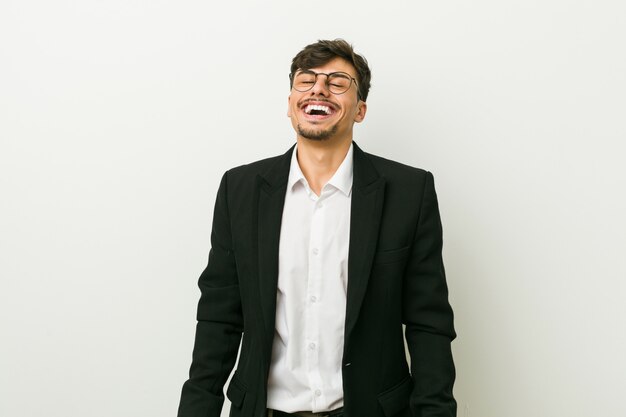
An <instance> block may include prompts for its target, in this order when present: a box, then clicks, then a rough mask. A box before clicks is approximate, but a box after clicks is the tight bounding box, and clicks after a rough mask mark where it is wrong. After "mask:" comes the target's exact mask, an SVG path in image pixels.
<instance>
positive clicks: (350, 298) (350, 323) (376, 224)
mask: <svg viewBox="0 0 626 417" xmlns="http://www.w3.org/2000/svg"><path fill="white" fill-rule="evenodd" d="M353 144H354V168H353V184H352V202H351V214H350V246H349V251H348V295H347V305H346V325H345V334H344V348H345V346H346V345H348V343H349V340H350V334H351V332H352V329H353V328H354V325H355V324H356V321H357V318H358V316H359V311H360V310H361V304H362V302H363V297H364V296H365V290H366V289H367V283H368V280H369V276H370V271H371V269H372V261H373V259H374V253H375V251H376V242H377V241H378V230H379V228H380V218H381V215H382V209H383V201H384V195H385V179H384V178H383V177H381V176H379V175H378V172H377V171H376V169H375V168H374V166H373V165H372V163H371V162H370V160H369V159H368V158H367V156H366V155H365V153H364V152H363V151H362V150H361V148H359V147H358V146H357V144H356V142H353Z"/></svg>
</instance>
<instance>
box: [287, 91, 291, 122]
mask: <svg viewBox="0 0 626 417" xmlns="http://www.w3.org/2000/svg"><path fill="white" fill-rule="evenodd" d="M287 117H291V94H289V95H288V96H287Z"/></svg>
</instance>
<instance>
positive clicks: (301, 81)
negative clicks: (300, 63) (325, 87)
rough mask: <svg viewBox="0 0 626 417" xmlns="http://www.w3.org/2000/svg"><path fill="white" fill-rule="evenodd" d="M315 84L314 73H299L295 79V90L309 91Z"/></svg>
mask: <svg viewBox="0 0 626 417" xmlns="http://www.w3.org/2000/svg"><path fill="white" fill-rule="evenodd" d="M314 84H315V74H314V73H312V72H299V73H297V74H296V76H295V77H294V78H293V88H295V89H296V90H298V91H309V90H310V89H311V88H313V85H314Z"/></svg>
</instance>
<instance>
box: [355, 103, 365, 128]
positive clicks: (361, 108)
mask: <svg viewBox="0 0 626 417" xmlns="http://www.w3.org/2000/svg"><path fill="white" fill-rule="evenodd" d="M365 113H367V103H366V102H364V101H363V100H359V103H358V104H357V107H356V115H355V116H354V121H355V122H356V123H361V122H362V121H363V119H365Z"/></svg>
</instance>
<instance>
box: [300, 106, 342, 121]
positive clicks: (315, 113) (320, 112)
mask: <svg viewBox="0 0 626 417" xmlns="http://www.w3.org/2000/svg"><path fill="white" fill-rule="evenodd" d="M301 109H302V111H303V112H304V114H306V115H308V116H309V117H311V118H313V119H324V118H327V117H330V116H332V115H333V114H334V113H335V108H334V107H333V106H332V105H329V104H327V103H324V102H317V103H307V104H305V105H304V106H302V107H301Z"/></svg>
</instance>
